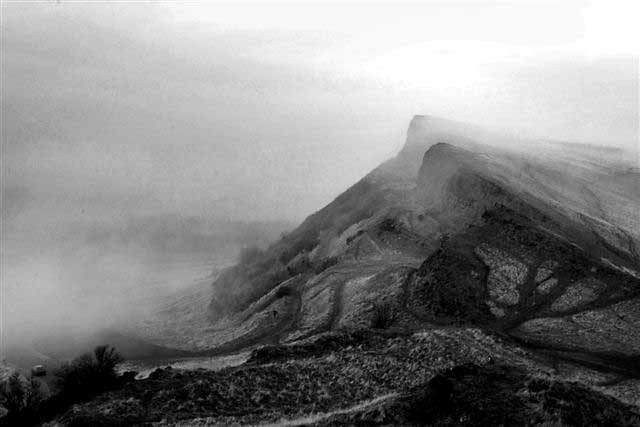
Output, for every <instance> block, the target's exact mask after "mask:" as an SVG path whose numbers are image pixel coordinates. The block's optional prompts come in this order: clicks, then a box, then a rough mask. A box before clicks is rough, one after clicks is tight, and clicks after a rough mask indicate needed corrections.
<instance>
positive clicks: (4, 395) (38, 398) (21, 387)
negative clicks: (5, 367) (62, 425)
mask: <svg viewBox="0 0 640 427" xmlns="http://www.w3.org/2000/svg"><path fill="white" fill-rule="evenodd" d="M46 397H47V396H46V393H45V391H44V390H43V386H42V383H41V382H40V381H39V380H37V379H36V378H25V377H24V376H22V375H20V374H19V373H18V372H15V373H14V374H12V375H11V376H10V377H9V379H8V380H7V381H6V382H4V383H3V384H2V386H0V404H1V405H2V406H4V408H5V409H6V410H7V411H8V413H7V415H6V417H4V419H3V420H2V423H7V425H12V424H16V425H17V424H18V423H19V424H23V425H25V424H30V423H31V422H33V420H34V418H35V416H36V413H37V411H38V408H39V406H40V405H41V403H42V402H43V401H44V400H45V398H46Z"/></svg>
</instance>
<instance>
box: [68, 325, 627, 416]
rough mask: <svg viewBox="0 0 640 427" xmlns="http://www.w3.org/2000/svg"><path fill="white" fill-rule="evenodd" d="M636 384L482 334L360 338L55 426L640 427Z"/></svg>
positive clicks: (182, 382) (87, 406)
mask: <svg viewBox="0 0 640 427" xmlns="http://www.w3.org/2000/svg"><path fill="white" fill-rule="evenodd" d="M626 381H637V380H626ZM636 387H637V384H636V385H629V384H625V383H624V381H622V382H620V377H619V376H618V375H616V374H615V373H606V372H599V371H596V370H590V369H586V368H584V367H581V366H578V365H575V364H572V363H568V362H564V361H562V360H558V359H552V358H549V357H547V356H546V355H544V354H539V353H536V352H531V351H528V350H525V349H523V348H521V347H519V346H517V345H515V344H513V343H511V342H509V341H505V340H504V339H502V338H499V337H497V336H492V335H490V334H487V333H486V332H483V331H481V330H480V329H475V328H437V329H433V330H428V331H421V332H408V331H394V330H387V331H374V330H361V331H353V332H331V333H326V334H321V335H319V336H317V337H314V338H313V339H310V340H306V341H302V342H298V343H296V344H291V345H277V346H266V347H261V348H258V349H256V350H254V351H253V353H252V355H251V357H250V359H249V360H248V362H247V363H245V364H244V365H241V366H238V367H231V368H225V369H222V370H220V371H209V370H203V369H201V370H195V371H186V370H176V369H158V370H156V371H155V372H153V373H152V374H151V375H150V376H149V377H148V378H147V379H144V380H138V381H134V382H131V383H129V384H127V385H125V386H124V387H123V388H121V389H118V390H115V391H112V392H109V393H106V394H103V395H101V396H99V397H98V398H96V399H94V400H92V401H90V402H87V403H84V404H80V405H76V406H74V407H73V408H72V409H71V410H69V411H68V412H67V413H66V414H65V415H64V416H62V417H61V418H60V419H59V422H61V423H63V424H68V425H114V424H144V423H153V424H157V425H229V424H270V423H272V424H277V425H281V424H288V425H326V424H403V425H405V424H424V423H429V424H432V423H435V424H443V425H459V424H464V425H487V423H489V424H493V425H496V424H503V425H514V424H516V425H526V424H530V425H538V424H541V423H545V422H547V423H559V425H585V424H594V423H595V424H598V425H602V424H608V425H640V412H639V411H640V406H639V404H640V400H639V399H638V396H637V395H634V394H632V393H631V394H629V393H628V391H629V389H634V388H636Z"/></svg>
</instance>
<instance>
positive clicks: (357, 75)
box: [1, 0, 640, 220]
mask: <svg viewBox="0 0 640 427" xmlns="http://www.w3.org/2000/svg"><path fill="white" fill-rule="evenodd" d="M633 4H634V2H629V3H615V2H611V1H607V2H601V3H594V2H571V1H563V2H557V1H552V2H546V3H540V2H538V3H524V2H512V3H501V2H491V3H484V2H476V1H474V2H440V3H435V2H424V3H421V4H415V3H413V4H402V3H398V2H393V3H388V4H382V5H380V4H378V5H375V4H368V3H353V4H351V5H344V4H336V3H332V4H327V3H325V4H321V5H319V4H312V3H306V2H305V3H302V4H298V5H297V6H294V5H291V4H266V3H260V4H247V3H234V5H224V4H220V3H197V2H195V1H189V2H187V3H180V2H174V1H173V2H166V3H153V2H134V1H122V2H92V1H85V2H78V1H65V0H61V1H43V2H29V3H13V2H3V3H2V9H1V11H2V22H1V23H2V67H1V68H2V70H1V71H2V169H3V170H2V173H3V177H2V187H3V217H5V218H4V219H5V220H6V215H9V214H12V215H14V216H15V213H16V212H23V211H24V212H26V211H28V210H29V208H34V207H37V208H38V209H31V211H36V210H37V211H38V212H40V213H42V212H43V211H46V212H47V215H48V216H50V217H61V218H65V217H68V216H69V217H73V216H74V215H78V214H79V212H81V213H82V214H83V215H92V216H98V215H106V216H109V215H129V214H145V213H153V212H177V211H181V212H183V213H186V214H188V215H192V214H193V215H210V216H221V217H225V216H226V217H228V216H234V217H236V218H240V219H257V218H263V219H274V218H276V219H282V218H286V219H294V220H299V219H301V218H303V217H304V216H306V215H308V214H309V213H311V212H313V211H315V210H317V209H318V208H320V207H322V205H324V204H325V203H327V202H328V201H330V200H331V199H333V198H334V197H335V196H336V195H338V194H339V193H340V192H341V191H343V190H344V189H345V188H347V187H348V186H349V185H350V184H352V183H354V182H355V181H356V180H357V179H359V178H360V177H362V176H363V175H364V174H365V173H367V172H368V171H369V170H370V169H372V168H373V167H375V166H376V165H378V164H379V163H380V162H381V161H383V160H384V159H386V158H388V157H389V156H390V155H391V154H392V153H394V152H396V151H397V150H398V148H399V146H401V144H402V143H403V140H404V134H405V131H406V128H407V126H408V123H409V121H410V119H411V117H412V116H413V115H414V114H431V115H440V116H443V117H447V118H451V119H458V120H465V121H472V122H476V123H479V124H486V125H490V126H493V127H497V128H505V129H510V130H518V131H523V132H524V133H527V134H531V135H532V136H539V137H551V138H558V139H570V140H577V141H584V142H593V143H600V144H607V145H619V146H624V147H626V148H629V149H634V148H635V147H636V144H638V78H639V76H638V73H639V71H638V46H637V41H638V40H640V35H639V34H638V32H637V28H635V27H637V18H638V16H640V13H639V10H638V8H637V7H634V6H633ZM36 217H37V216H36Z"/></svg>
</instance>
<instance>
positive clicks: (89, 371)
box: [55, 345, 123, 402]
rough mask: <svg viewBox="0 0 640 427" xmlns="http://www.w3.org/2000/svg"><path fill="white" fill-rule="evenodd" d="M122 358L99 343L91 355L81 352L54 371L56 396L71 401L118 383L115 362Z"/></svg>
mask: <svg viewBox="0 0 640 427" xmlns="http://www.w3.org/2000/svg"><path fill="white" fill-rule="evenodd" d="M122 360H123V359H122V356H120V354H119V353H118V352H117V351H116V350H115V348H113V347H110V346H108V345H102V346H98V347H96V348H95V350H94V351H93V354H91V353H86V354H83V355H82V356H80V357H77V358H76V359H74V360H73V361H72V362H71V363H67V364H65V365H63V366H62V367H61V368H60V369H59V370H57V371H56V372H55V376H56V386H57V387H58V392H59V394H60V396H61V397H62V398H64V399H65V400H69V401H74V402H75V401H79V400H83V399H86V398H87V397H91V396H93V395H96V394H98V393H101V392H103V391H105V390H108V389H110V388H112V387H114V386H115V385H116V384H117V383H118V374H117V372H116V365H117V364H118V363H120V362H121V361H122Z"/></svg>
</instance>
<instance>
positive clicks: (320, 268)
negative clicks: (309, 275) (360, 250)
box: [314, 256, 339, 274]
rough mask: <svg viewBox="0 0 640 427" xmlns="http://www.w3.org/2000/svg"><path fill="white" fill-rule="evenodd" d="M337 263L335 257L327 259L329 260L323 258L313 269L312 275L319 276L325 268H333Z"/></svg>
mask: <svg viewBox="0 0 640 427" xmlns="http://www.w3.org/2000/svg"><path fill="white" fill-rule="evenodd" d="M338 262H339V260H338V258H337V257H334V256H332V257H329V258H325V259H323V260H322V262H321V263H320V264H318V265H316V267H315V269H314V273H315V274H320V273H322V272H323V271H325V270H326V269H327V268H330V267H333V266H334V265H336V264H337V263H338Z"/></svg>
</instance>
